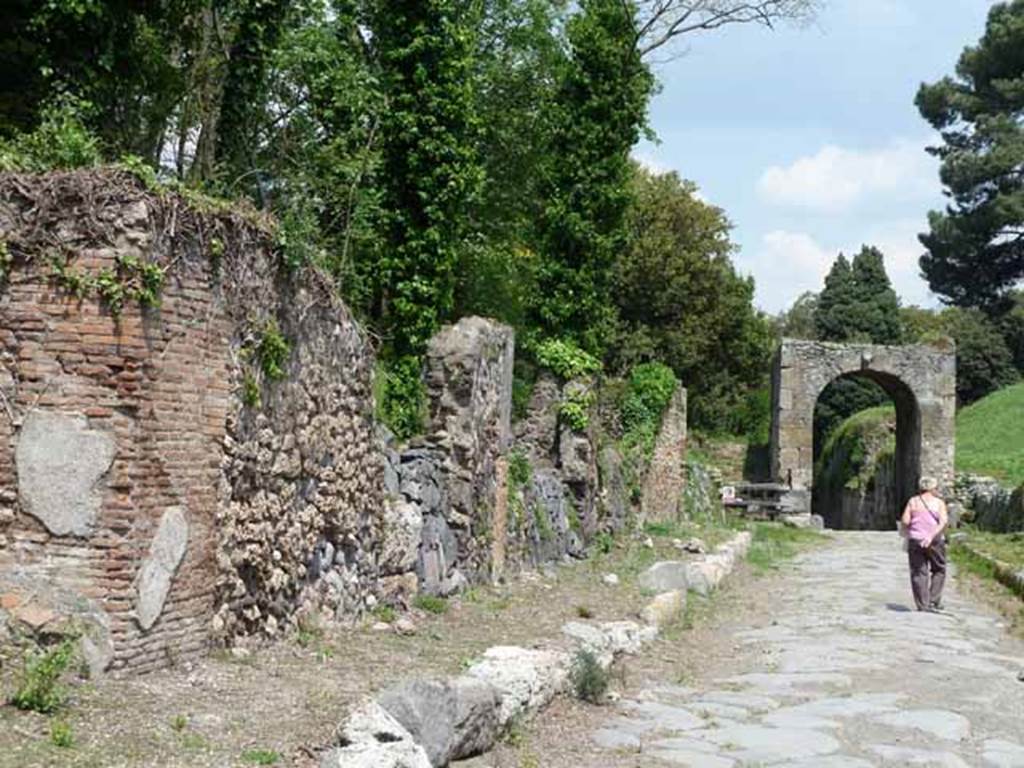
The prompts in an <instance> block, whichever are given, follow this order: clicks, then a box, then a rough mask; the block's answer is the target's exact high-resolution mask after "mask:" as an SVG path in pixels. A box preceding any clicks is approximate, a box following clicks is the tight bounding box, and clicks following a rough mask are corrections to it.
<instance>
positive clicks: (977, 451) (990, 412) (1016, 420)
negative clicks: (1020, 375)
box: [956, 383, 1024, 486]
mask: <svg viewBox="0 0 1024 768" xmlns="http://www.w3.org/2000/svg"><path fill="white" fill-rule="evenodd" d="M1022 422H1024V383H1021V384H1014V385H1013V386H1012V387H1005V388H1003V389H1000V390H999V391H998V392H993V393H992V394H991V395H989V396H988V397H984V398H982V399H981V400H979V401H978V402H976V403H972V404H971V405H969V406H967V407H966V408H964V409H962V410H961V411H960V412H959V413H958V414H957V417H956V468H957V471H959V472H972V473H974V474H979V475H991V476H992V477H995V478H997V479H998V480H1001V481H1002V482H1004V483H1007V484H1008V485H1012V486H1017V485H1020V484H1021V483H1024V430H1022V429H1021V428H1020V425H1021V423H1022Z"/></svg>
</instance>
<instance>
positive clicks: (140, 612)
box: [135, 507, 188, 630]
mask: <svg viewBox="0 0 1024 768" xmlns="http://www.w3.org/2000/svg"><path fill="white" fill-rule="evenodd" d="M187 547H188V520H187V519H186V517H185V513H184V511H183V510H182V509H180V508H179V507H171V508H170V509H168V510H167V511H165V512H164V514H163V516H162V517H161V518H160V527H159V528H157V532H156V536H154V537H153V543H152V544H150V547H149V554H148V555H147V556H146V559H145V561H144V562H143V563H142V568H141V569H140V570H139V580H138V601H137V603H136V606H135V616H136V620H137V621H138V623H139V626H140V627H142V629H144V630H145V629H149V628H150V627H152V626H153V624H154V623H155V622H156V620H157V619H158V618H159V617H160V614H161V613H163V609H164V602H165V601H166V600H167V594H168V593H169V592H170V590H171V580H172V579H173V578H174V572H175V571H176V570H177V569H178V565H179V564H180V563H181V560H182V558H183V557H184V556H185V550H186V548H187Z"/></svg>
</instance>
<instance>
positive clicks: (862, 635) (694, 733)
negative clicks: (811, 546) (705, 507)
mask: <svg viewBox="0 0 1024 768" xmlns="http://www.w3.org/2000/svg"><path fill="white" fill-rule="evenodd" d="M894 539H895V536H894V535H893V534H891V533H840V534H836V536H835V540H834V543H832V544H830V545H828V546H825V547H822V548H820V549H817V550H815V551H813V552H810V553H808V554H805V555H803V556H801V557H800V558H799V559H797V560H796V561H794V562H792V563H790V564H787V565H786V566H784V567H785V568H786V569H787V570H789V569H791V571H792V572H791V574H790V575H788V576H787V577H786V580H785V586H786V589H785V590H784V591H783V592H782V595H781V597H780V598H775V602H774V603H773V604H772V606H771V608H772V610H771V611H770V613H769V614H767V615H766V616H761V617H758V619H757V621H756V622H754V623H755V624H756V626H753V627H747V628H744V629H739V630H736V631H735V632H734V633H733V634H732V636H731V637H729V636H727V637H723V638H721V642H731V643H733V644H734V645H735V647H736V654H735V657H734V659H733V660H732V661H731V662H730V665H729V666H730V668H731V669H730V674H727V675H725V676H716V677H712V678H710V679H707V680H699V681H698V682H697V683H695V684H694V685H693V687H684V686H678V685H671V684H655V685H649V686H646V687H642V688H640V689H639V690H637V691H634V692H633V693H632V694H631V695H629V696H627V697H626V698H623V699H622V700H621V701H619V702H618V703H617V704H616V705H615V707H614V709H612V710H611V711H610V712H609V715H608V716H607V717H606V718H604V722H602V723H601V724H600V727H598V728H596V729H593V730H592V731H591V733H590V734H589V738H590V740H591V746H594V745H597V746H598V747H600V750H599V751H600V752H602V753H603V755H602V759H600V760H598V761H595V762H600V763H601V764H619V763H620V761H621V764H623V765H627V764H628V765H645V766H646V765H650V766H660V765H682V766H699V767H700V768H739V767H740V766H760V765H772V766H775V765H780V766H807V768H868V767H869V766H907V765H913V766H947V767H948V768H962V767H963V766H990V767H992V768H1014V767H1019V768H1024V682H1020V681H1018V679H1017V678H1018V673H1020V672H1021V670H1022V669H1024V644H1022V643H1021V642H1020V641H1017V640H1015V639H1013V638H1011V637H1009V636H1008V635H1007V634H1006V632H1005V630H1004V627H1003V625H1002V622H1001V620H1000V619H999V617H998V616H997V615H996V614H995V613H994V612H993V611H991V610H990V609H988V608H986V607H983V606H979V605H976V604H971V603H970V602H968V601H967V600H965V599H964V598H963V597H962V596H961V595H959V594H957V593H956V591H955V585H954V584H950V589H949V590H948V592H947V599H946V603H947V607H948V613H946V614H944V615H933V614H923V613H917V612H914V611H911V610H910V606H911V605H912V603H911V602H910V595H909V585H908V578H907V569H906V561H905V558H906V555H905V554H903V553H902V552H901V551H900V550H899V548H898V546H897V545H896V543H895V541H894ZM641 756H642V757H641Z"/></svg>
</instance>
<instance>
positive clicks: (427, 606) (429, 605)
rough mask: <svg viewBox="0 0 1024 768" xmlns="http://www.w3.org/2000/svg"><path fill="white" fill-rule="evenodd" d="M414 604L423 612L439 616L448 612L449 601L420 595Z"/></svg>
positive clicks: (414, 600)
mask: <svg viewBox="0 0 1024 768" xmlns="http://www.w3.org/2000/svg"><path fill="white" fill-rule="evenodd" d="M412 604H413V605H414V606H415V607H416V608H419V609H420V610H421V611H426V612H427V613H433V614H435V615H438V616H440V615H441V614H443V613H447V612H448V601H447V600H445V599H444V598H443V597H435V596H434V595H424V594H419V595H416V597H415V598H414V599H413V601H412Z"/></svg>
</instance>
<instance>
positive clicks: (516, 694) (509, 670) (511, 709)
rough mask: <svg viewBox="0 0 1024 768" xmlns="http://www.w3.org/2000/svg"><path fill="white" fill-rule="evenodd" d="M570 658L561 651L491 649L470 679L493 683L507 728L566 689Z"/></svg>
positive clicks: (503, 646) (470, 672) (512, 648)
mask: <svg viewBox="0 0 1024 768" xmlns="http://www.w3.org/2000/svg"><path fill="white" fill-rule="evenodd" d="M570 662H571V660H570V658H569V656H568V654H565V653H561V652H558V651H543V650H533V649H527V648H519V647H516V646H510V645H499V646H495V647H493V648H488V649H487V651H486V652H485V653H484V657H483V659H481V660H480V661H479V662H477V663H476V664H474V665H473V666H472V667H470V669H469V671H468V672H467V673H466V674H467V675H468V676H469V677H473V678H476V679H478V680H483V681H484V682H486V683H490V684H491V685H492V686H494V688H496V689H497V691H498V696H499V697H500V701H501V704H500V707H499V710H498V720H499V722H500V723H501V724H502V725H503V726H504V725H507V724H508V723H509V722H510V721H511V720H512V719H513V718H514V717H516V716H518V715H520V714H523V713H528V712H535V711H536V710H538V709H540V708H541V707H543V706H545V705H546V704H547V703H548V702H550V701H551V699H553V698H554V697H555V695H556V694H558V693H559V692H561V691H563V690H565V687H566V685H567V682H568V679H569V665H570Z"/></svg>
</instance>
